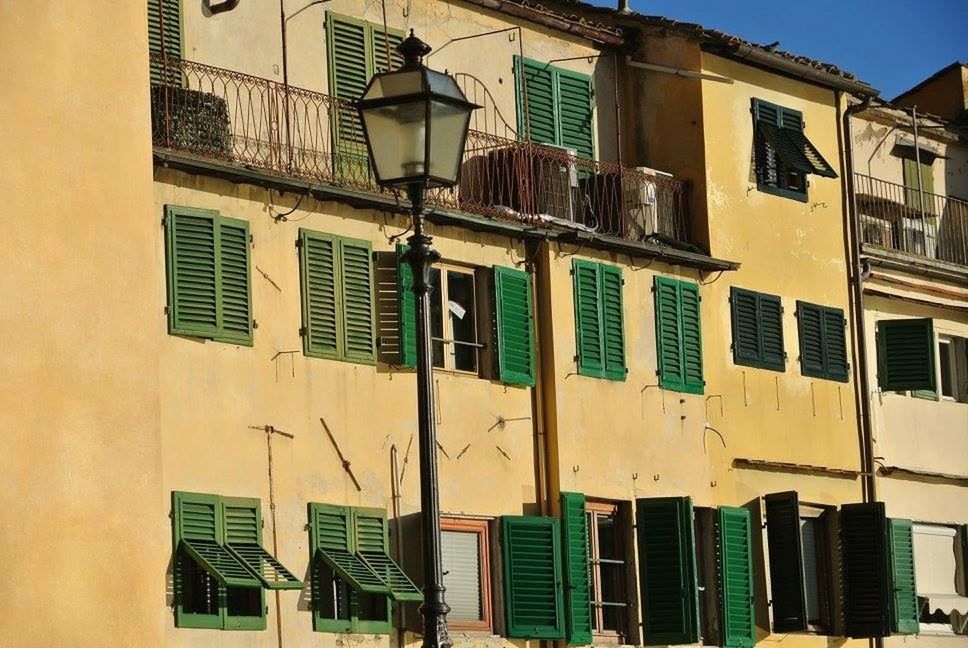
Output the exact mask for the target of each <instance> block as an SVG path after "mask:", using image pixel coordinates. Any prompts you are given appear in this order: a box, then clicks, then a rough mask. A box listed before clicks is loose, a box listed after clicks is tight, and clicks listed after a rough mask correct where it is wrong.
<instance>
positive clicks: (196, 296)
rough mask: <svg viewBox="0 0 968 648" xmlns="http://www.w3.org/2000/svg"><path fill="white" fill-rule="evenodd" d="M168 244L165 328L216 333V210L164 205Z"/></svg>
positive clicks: (175, 332) (185, 332)
mask: <svg viewBox="0 0 968 648" xmlns="http://www.w3.org/2000/svg"><path fill="white" fill-rule="evenodd" d="M165 224H166V230H167V232H166V233H167V237H166V238H167V245H168V254H167V257H168V331H169V333H171V334H173V335H190V336H200V337H215V336H216V335H217V334H218V330H219V329H218V324H219V308H218V256H217V245H218V239H217V237H218V229H217V228H218V213H217V212H214V211H210V210H201V209H186V208H181V207H173V206H168V207H166V208H165Z"/></svg>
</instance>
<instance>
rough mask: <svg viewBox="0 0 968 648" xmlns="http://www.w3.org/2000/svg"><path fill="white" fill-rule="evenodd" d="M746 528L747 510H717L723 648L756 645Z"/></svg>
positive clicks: (751, 576)
mask: <svg viewBox="0 0 968 648" xmlns="http://www.w3.org/2000/svg"><path fill="white" fill-rule="evenodd" d="M750 526H751V525H750V512H749V510H747V509H745V508H733V507H728V506H721V507H719V565H720V579H721V581H720V591H721V592H722V620H723V645H724V646H727V647H736V648H750V647H751V646H753V645H754V644H755V643H756V619H755V609H754V606H753V603H754V598H753V550H752V544H753V543H752V532H751V529H750Z"/></svg>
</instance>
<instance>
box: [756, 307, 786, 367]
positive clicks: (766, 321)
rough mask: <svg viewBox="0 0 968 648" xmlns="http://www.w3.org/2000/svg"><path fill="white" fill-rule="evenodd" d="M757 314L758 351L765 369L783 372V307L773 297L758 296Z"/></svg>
mask: <svg viewBox="0 0 968 648" xmlns="http://www.w3.org/2000/svg"><path fill="white" fill-rule="evenodd" d="M757 300H758V313H759V323H760V349H761V351H762V353H763V356H762V362H763V367H764V368H766V369H775V370H777V371H783V370H784V369H785V367H786V349H785V347H784V343H783V305H782V303H781V301H780V298H779V297H777V296H775V295H766V294H762V293H761V294H759V295H757Z"/></svg>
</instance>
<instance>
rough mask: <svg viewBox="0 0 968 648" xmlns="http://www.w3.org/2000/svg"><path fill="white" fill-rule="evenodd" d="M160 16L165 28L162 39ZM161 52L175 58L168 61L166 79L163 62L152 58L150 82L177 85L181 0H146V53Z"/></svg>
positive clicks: (155, 53) (178, 81)
mask: <svg viewBox="0 0 968 648" xmlns="http://www.w3.org/2000/svg"><path fill="white" fill-rule="evenodd" d="M162 18H164V28H165V36H164V39H162V36H161V28H162V24H161V23H162ZM162 41H164V42H162ZM162 52H164V53H165V54H166V55H168V57H169V58H173V59H176V60H175V61H172V62H171V63H170V66H171V67H169V69H168V78H167V79H166V78H165V67H164V65H163V63H162V62H161V61H158V60H152V61H151V67H150V72H151V74H150V76H151V83H152V84H161V83H166V84H168V85H179V84H180V79H181V73H180V72H179V71H178V68H177V63H178V62H177V59H180V58H181V55H182V35H181V0H148V53H149V54H152V55H154V56H156V57H157V56H160V55H161V54H162Z"/></svg>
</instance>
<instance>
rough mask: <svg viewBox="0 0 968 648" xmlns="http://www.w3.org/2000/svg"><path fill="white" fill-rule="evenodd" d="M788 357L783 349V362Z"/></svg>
mask: <svg viewBox="0 0 968 648" xmlns="http://www.w3.org/2000/svg"><path fill="white" fill-rule="evenodd" d="M789 357H790V356H789V354H788V353H787V352H786V351H784V352H783V362H786V361H787V358H789Z"/></svg>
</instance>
